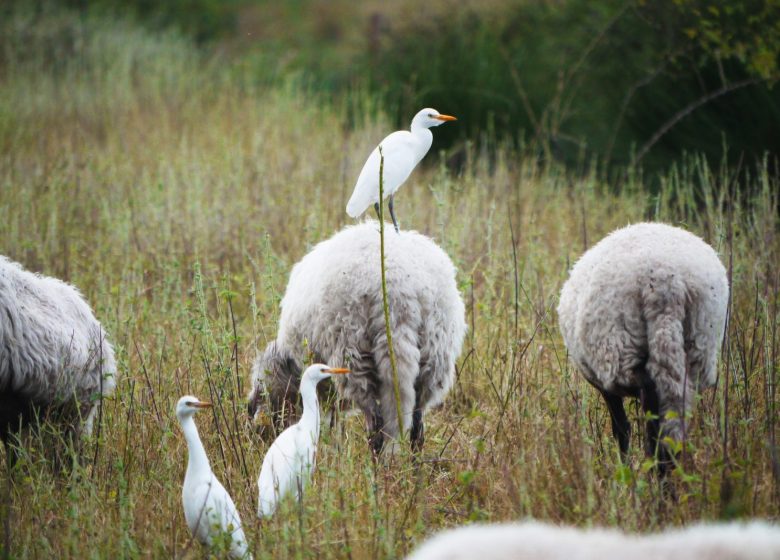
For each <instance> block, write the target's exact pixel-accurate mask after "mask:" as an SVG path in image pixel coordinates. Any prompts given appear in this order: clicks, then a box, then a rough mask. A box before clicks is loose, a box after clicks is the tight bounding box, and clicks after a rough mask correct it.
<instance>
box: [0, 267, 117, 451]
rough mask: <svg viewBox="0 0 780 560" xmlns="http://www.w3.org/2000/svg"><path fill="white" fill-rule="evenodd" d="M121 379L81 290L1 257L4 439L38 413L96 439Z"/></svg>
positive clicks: (0, 423)
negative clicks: (101, 413) (102, 408)
mask: <svg viewBox="0 0 780 560" xmlns="http://www.w3.org/2000/svg"><path fill="white" fill-rule="evenodd" d="M115 375H116V363H115V361H114V350H113V348H112V347H111V345H110V344H109V343H108V341H107V340H106V335H105V332H104V331H103V327H102V326H101V324H100V323H99V322H98V321H97V319H95V316H94V315H93V314H92V310H91V309H90V308H89V305H87V303H86V302H85V301H84V299H83V298H82V296H81V294H80V293H79V292H78V290H77V289H76V288H74V287H73V286H70V285H68V284H66V283H65V282H62V281H60V280H57V279H55V278H50V277H47V276H41V275H38V274H33V273H31V272H28V271H26V270H24V269H23V268H22V266H21V265H19V264H18V263H15V262H13V261H11V260H9V259H8V258H6V257H3V256H0V439H2V440H3V442H5V443H7V442H8V440H9V439H10V437H11V436H12V435H13V434H14V433H16V432H17V430H18V428H20V427H24V426H25V425H27V424H30V423H31V422H32V421H33V420H34V418H35V415H36V414H37V413H42V414H44V415H45V416H47V417H48V418H49V419H52V420H57V421H59V422H61V423H62V424H63V425H65V426H66V427H67V428H68V429H69V430H70V431H71V432H72V433H73V434H74V435H76V436H78V435H79V434H81V433H87V434H88V433H90V432H91V430H92V423H93V419H94V417H95V411H96V410H97V405H98V403H99V400H100V397H101V395H102V396H105V395H109V394H110V393H111V392H113V390H114V386H115V384H116V381H115Z"/></svg>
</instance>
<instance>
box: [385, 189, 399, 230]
mask: <svg viewBox="0 0 780 560" xmlns="http://www.w3.org/2000/svg"><path fill="white" fill-rule="evenodd" d="M388 207H389V208H390V217H391V218H393V225H394V226H395V232H396V233H399V231H398V222H397V221H396V220H395V212H394V211H393V195H392V194H391V195H390V204H388Z"/></svg>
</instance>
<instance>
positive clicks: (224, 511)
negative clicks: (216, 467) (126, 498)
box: [176, 396, 252, 559]
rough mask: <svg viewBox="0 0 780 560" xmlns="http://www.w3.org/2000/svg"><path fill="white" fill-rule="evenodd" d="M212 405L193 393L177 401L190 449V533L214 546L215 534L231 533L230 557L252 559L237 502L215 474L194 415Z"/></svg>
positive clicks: (186, 492) (185, 497)
mask: <svg viewBox="0 0 780 560" xmlns="http://www.w3.org/2000/svg"><path fill="white" fill-rule="evenodd" d="M210 406H211V405H210V404H209V403H206V402H202V401H199V400H198V399H197V398H195V397H192V396H185V397H182V398H181V399H179V402H178V403H177V404H176V417H177V418H178V419H179V423H180V424H181V429H182V432H184V437H185V439H186V440H187V447H188V449H189V460H188V462H187V474H186V475H185V476H184V487H183V488H182V493H181V498H182V504H183V505H184V518H185V519H186V520H187V526H188V527H189V528H190V533H192V534H193V535H194V536H195V537H196V538H197V539H198V540H199V541H200V542H201V543H203V544H205V545H208V546H211V545H212V544H213V543H214V539H215V537H218V536H220V535H222V536H228V535H229V536H230V557H231V558H250V559H251V558H252V555H251V554H249V550H248V546H247V542H246V537H245V536H244V530H243V529H242V527H241V518H240V517H239V515H238V510H237V509H236V505H235V504H234V503H233V499H232V498H231V497H230V494H228V492H227V490H225V487H224V486H222V484H220V482H219V480H217V477H216V476H214V473H213V472H212V470H211V465H210V464H209V459H208V457H207V456H206V450H205V449H204V448H203V444H202V443H201V441H200V436H199V435H198V428H197V426H195V420H194V419H193V416H194V415H195V413H196V412H197V411H198V410H200V409H203V408H208V407H210Z"/></svg>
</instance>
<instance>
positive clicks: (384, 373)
mask: <svg viewBox="0 0 780 560" xmlns="http://www.w3.org/2000/svg"><path fill="white" fill-rule="evenodd" d="M380 317H381V315H380ZM393 319H394V316H393V315H392V314H391V323H392V328H393V349H394V350H395V363H396V369H397V371H398V385H399V389H400V396H401V403H400V404H401V420H402V423H403V427H404V432H408V431H409V428H410V427H411V424H412V414H413V412H414V403H415V383H416V381H417V377H418V375H419V373H420V348H419V346H418V342H417V331H416V330H415V329H413V328H411V326H410V325H408V324H404V323H400V322H399V321H396V320H393ZM399 323H400V324H399ZM377 330H378V331H379V333H380V334H378V335H377V337H376V340H375V341H374V345H373V348H374V363H375V364H376V368H377V373H378V374H379V375H378V377H379V380H380V383H381V384H382V386H381V387H380V390H379V395H380V398H379V401H380V402H379V406H380V408H381V411H382V420H383V421H384V428H383V430H382V431H383V433H384V434H385V435H387V436H389V437H391V438H396V439H397V438H398V435H399V434H398V412H397V408H396V402H395V392H394V391H393V369H392V367H391V365H390V352H389V350H388V347H387V336H386V334H385V329H384V325H382V328H381V329H377Z"/></svg>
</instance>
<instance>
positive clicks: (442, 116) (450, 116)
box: [433, 115, 458, 121]
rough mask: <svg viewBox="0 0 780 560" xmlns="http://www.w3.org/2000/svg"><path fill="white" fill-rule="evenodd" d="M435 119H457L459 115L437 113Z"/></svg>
mask: <svg viewBox="0 0 780 560" xmlns="http://www.w3.org/2000/svg"><path fill="white" fill-rule="evenodd" d="M433 118H434V119H439V120H440V121H457V120H458V119H457V117H453V116H452V115H436V116H435V117H433Z"/></svg>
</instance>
